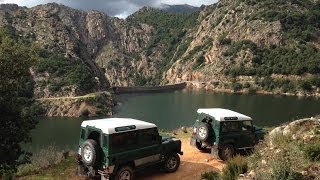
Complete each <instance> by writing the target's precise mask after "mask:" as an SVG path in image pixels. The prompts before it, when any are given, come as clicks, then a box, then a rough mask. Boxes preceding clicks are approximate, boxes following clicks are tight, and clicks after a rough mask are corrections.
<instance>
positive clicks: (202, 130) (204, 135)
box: [197, 123, 211, 141]
mask: <svg viewBox="0 0 320 180" xmlns="http://www.w3.org/2000/svg"><path fill="white" fill-rule="evenodd" d="M210 131H211V127H210V124H208V123H201V124H200V125H199V126H198V128H197V138H198V139H199V140H200V141H206V140H207V139H208V137H209V135H210V133H211V132H210Z"/></svg>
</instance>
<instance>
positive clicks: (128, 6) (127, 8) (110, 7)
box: [0, 0, 217, 18]
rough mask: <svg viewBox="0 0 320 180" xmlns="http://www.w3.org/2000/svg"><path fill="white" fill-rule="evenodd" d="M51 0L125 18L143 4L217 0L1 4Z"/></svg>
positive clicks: (77, 0)
mask: <svg viewBox="0 0 320 180" xmlns="http://www.w3.org/2000/svg"><path fill="white" fill-rule="evenodd" d="M49 2H56V3H59V4H60V3H61V4H64V5H66V6H70V7H72V8H76V9H82V10H99V11H103V12H105V13H106V14H108V15H109V16H116V17H119V18H125V17H127V16H128V15H130V14H132V13H134V12H135V11H137V10H139V9H140V8H141V7H143V6H151V7H159V6H160V5H161V4H170V5H174V4H189V5H192V6H198V7H199V6H201V5H202V4H204V5H210V4H214V3H216V2H217V0H0V4H2V3H14V4H18V5H19V6H27V7H33V6H36V5H38V4H46V3H49Z"/></svg>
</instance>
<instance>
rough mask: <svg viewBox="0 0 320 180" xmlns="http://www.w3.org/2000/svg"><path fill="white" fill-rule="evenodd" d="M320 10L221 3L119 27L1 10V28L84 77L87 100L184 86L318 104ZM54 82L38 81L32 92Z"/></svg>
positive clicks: (99, 19) (88, 17) (246, 1)
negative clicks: (310, 98)
mask: <svg viewBox="0 0 320 180" xmlns="http://www.w3.org/2000/svg"><path fill="white" fill-rule="evenodd" d="M319 7H320V3H319V1H318V0H316V1H311V0H299V1H296V0H289V1H284V0H281V1H279V2H278V1H275V0H272V1H267V0H259V1H256V0H235V1H233V0H221V1H219V2H218V3H216V4H213V5H210V6H206V7H203V8H202V10H201V11H200V12H194V13H192V14H171V13H168V12H164V11H160V10H156V9H152V8H143V9H141V10H140V11H138V12H136V13H135V14H133V15H131V16H130V17H128V18H127V19H126V20H121V19H118V18H113V17H109V16H107V15H105V14H104V13H101V12H97V11H90V12H84V11H80V10H75V9H71V8H69V7H66V6H63V5H58V4H55V3H52V4H46V5H39V6H36V7H33V8H25V7H18V6H17V5H1V7H0V14H1V16H0V26H2V27H6V28H7V29H9V31H10V33H12V34H15V35H16V36H19V37H23V38H24V39H27V40H29V41H31V42H35V43H38V44H40V46H41V47H43V48H45V49H47V50H49V51H51V52H54V53H55V54H62V55H63V56H64V57H65V58H67V59H69V60H71V61H72V62H73V63H74V64H82V65H84V66H85V67H87V68H89V70H90V72H91V74H93V75H94V80H93V79H92V78H91V80H90V81H93V83H94V84H95V85H94V86H92V87H93V88H92V89H91V90H90V91H98V90H103V89H106V88H108V87H109V86H137V85H157V84H167V83H177V82H181V81H187V82H189V85H190V86H189V87H196V88H206V89H213V90H228V91H242V92H256V91H259V92H265V93H266V92H272V93H282V94H283V93H286V94H293V95H319V92H320V78H319V76H318V75H319V73H320V65H319V64H320V63H319V57H320V50H319V47H320V39H319V38H318V37H319V36H318V35H319V33H320V24H319V21H317V20H318V19H319V18H320V15H319V14H320V13H319V9H320V8H319ZM43 73H44V74H43ZM46 73H47V74H46ZM50 78H51V76H50V73H49V74H48V72H45V71H44V72H42V74H37V73H35V74H34V79H35V80H36V84H37V86H40V85H39V84H41V83H39V82H38V81H37V79H42V80H43V79H45V80H46V79H47V80H46V81H45V82H48V79H50ZM56 79H59V78H58V77H56ZM42 84H43V83H42ZM56 84H58V85H60V86H64V84H63V83H60V84H59V83H56ZM43 89H46V92H47V91H50V88H42V89H41V88H38V91H39V92H40V93H38V94H40V95H38V97H52V96H60V95H70V94H71V95H73V94H74V93H73V92H77V91H74V90H73V89H74V88H73V87H72V86H71V87H67V89H69V90H70V89H71V90H70V91H67V92H66V93H64V90H63V87H60V93H50V92H47V93H44V95H43V94H42V95H41V91H43ZM58 89H59V88H58ZM64 89H65V88H64ZM90 91H89V92H90ZM76 94H77V93H76ZM80 94H81V93H80Z"/></svg>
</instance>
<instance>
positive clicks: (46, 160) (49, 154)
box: [31, 146, 64, 169]
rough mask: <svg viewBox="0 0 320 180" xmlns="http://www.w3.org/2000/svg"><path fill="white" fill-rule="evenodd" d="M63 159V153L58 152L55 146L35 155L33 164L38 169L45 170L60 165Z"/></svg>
mask: <svg viewBox="0 0 320 180" xmlns="http://www.w3.org/2000/svg"><path fill="white" fill-rule="evenodd" d="M63 159H64V155H63V152H60V151H58V150H57V149H56V148H55V147H54V146H49V147H47V148H45V149H41V150H40V151H39V152H37V153H35V154H33V155H32V157H31V164H32V165H33V166H34V167H36V168H38V169H45V168H48V167H50V166H51V165H54V164H58V163H60V162H61V161H62V160H63Z"/></svg>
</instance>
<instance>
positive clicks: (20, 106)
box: [0, 30, 36, 177]
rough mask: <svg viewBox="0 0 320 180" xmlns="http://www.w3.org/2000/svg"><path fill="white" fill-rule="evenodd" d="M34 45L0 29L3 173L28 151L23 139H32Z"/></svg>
mask: <svg viewBox="0 0 320 180" xmlns="http://www.w3.org/2000/svg"><path fill="white" fill-rule="evenodd" d="M33 49H34V48H32V47H31V48H30V47H27V45H25V44H23V43H21V42H18V41H17V40H14V39H13V38H10V37H8V35H6V33H5V32H4V31H3V30H1V31H0V177H1V175H3V174H4V173H7V172H10V171H14V170H15V168H16V166H17V164H18V159H19V158H20V157H21V155H23V154H24V153H25V152H24V151H23V150H22V149H21V147H20V143H22V142H29V141H30V139H31V138H30V130H31V129H33V128H34V127H35V125H36V121H35V119H34V118H33V117H32V113H31V107H32V106H31V104H32V95H33V93H32V89H33V86H32V79H31V76H30V70H29V68H30V67H31V66H32V63H33V62H34V61H35V59H36V53H35V52H34V51H33Z"/></svg>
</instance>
